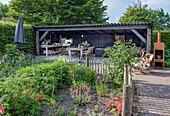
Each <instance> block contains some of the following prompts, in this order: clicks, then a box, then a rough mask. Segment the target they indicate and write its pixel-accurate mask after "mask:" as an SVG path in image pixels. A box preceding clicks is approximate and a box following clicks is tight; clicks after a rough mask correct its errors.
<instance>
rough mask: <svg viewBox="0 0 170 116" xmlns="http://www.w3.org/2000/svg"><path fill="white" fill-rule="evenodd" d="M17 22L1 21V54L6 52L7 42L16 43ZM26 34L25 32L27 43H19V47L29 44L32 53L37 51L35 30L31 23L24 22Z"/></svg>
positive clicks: (29, 50)
mask: <svg viewBox="0 0 170 116" xmlns="http://www.w3.org/2000/svg"><path fill="white" fill-rule="evenodd" d="M16 25H17V23H12V22H3V21H0V30H1V31H0V40H1V41H0V54H4V53H5V51H4V48H5V45H6V44H13V43H14V37H15V28H16ZM24 34H25V41H26V43H25V44H24V45H18V47H21V46H27V47H30V49H28V52H29V53H30V54H34V53H35V39H34V31H33V29H32V26H31V25H26V24H24Z"/></svg>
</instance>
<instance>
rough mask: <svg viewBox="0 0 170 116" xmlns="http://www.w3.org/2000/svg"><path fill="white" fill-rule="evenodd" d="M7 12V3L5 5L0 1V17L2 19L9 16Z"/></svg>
mask: <svg viewBox="0 0 170 116" xmlns="http://www.w3.org/2000/svg"><path fill="white" fill-rule="evenodd" d="M7 12H8V6H7V4H5V5H3V4H2V3H1V2H0V19H2V17H7V15H6V13H7Z"/></svg>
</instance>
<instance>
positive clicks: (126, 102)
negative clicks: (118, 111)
mask: <svg viewBox="0 0 170 116" xmlns="http://www.w3.org/2000/svg"><path fill="white" fill-rule="evenodd" d="M131 83H132V82H131V76H130V66H129V65H128V64H124V85H123V103H122V116H130V115H131V111H132V108H131V106H132V103H131V101H132V100H131V97H132V95H131V92H132V91H131V88H132V84H131Z"/></svg>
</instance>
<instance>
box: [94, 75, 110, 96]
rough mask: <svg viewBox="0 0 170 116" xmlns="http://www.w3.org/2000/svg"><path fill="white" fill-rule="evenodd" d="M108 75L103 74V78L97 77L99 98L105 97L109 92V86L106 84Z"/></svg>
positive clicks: (96, 83)
mask: <svg viewBox="0 0 170 116" xmlns="http://www.w3.org/2000/svg"><path fill="white" fill-rule="evenodd" d="M106 76H107V75H106V73H105V75H104V78H103V75H102V74H101V77H100V76H99V75H98V76H97V75H95V85H96V91H97V94H98V95H99V96H104V95H105V94H106V93H107V92H108V86H107V83H106Z"/></svg>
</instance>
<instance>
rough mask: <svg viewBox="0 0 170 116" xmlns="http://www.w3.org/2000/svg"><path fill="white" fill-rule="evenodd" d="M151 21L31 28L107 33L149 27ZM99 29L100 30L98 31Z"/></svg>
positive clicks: (36, 28)
mask: <svg viewBox="0 0 170 116" xmlns="http://www.w3.org/2000/svg"><path fill="white" fill-rule="evenodd" d="M152 25H153V22H141V23H114V24H84V25H56V26H33V29H34V30H36V31H59V32H60V31H64V32H67V31H69V32H76V31H79V32H80V31H81V32H83V31H86V32H90V31H93V32H94V31H95V32H96V33H100V34H101V33H102V31H103V33H105V32H106V33H107V32H109V31H110V32H112V33H113V32H116V31H120V30H122V32H125V31H124V30H130V31H131V30H132V29H137V30H143V29H147V28H151V27H152ZM99 31H100V32H99Z"/></svg>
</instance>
